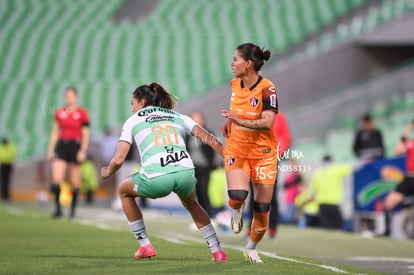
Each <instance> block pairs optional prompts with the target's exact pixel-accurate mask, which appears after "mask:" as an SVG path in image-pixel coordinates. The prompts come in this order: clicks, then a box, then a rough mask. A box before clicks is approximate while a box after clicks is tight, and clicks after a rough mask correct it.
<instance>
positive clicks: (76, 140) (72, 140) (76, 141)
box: [58, 139, 81, 143]
mask: <svg viewBox="0 0 414 275" xmlns="http://www.w3.org/2000/svg"><path fill="white" fill-rule="evenodd" d="M58 142H63V143H80V142H81V141H80V140H78V139H59V140H58Z"/></svg>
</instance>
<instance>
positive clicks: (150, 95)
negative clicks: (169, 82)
mask: <svg viewBox="0 0 414 275" xmlns="http://www.w3.org/2000/svg"><path fill="white" fill-rule="evenodd" d="M132 95H133V96H134V97H135V98H136V99H137V100H141V99H144V100H145V106H144V107H146V106H157V107H162V108H166V109H172V108H174V106H175V100H174V98H173V97H174V96H173V95H172V94H170V93H168V92H167V91H166V90H165V89H164V88H163V87H162V86H161V85H160V84H158V83H156V82H153V83H151V84H150V85H141V86H139V87H138V88H136V89H135V91H134V92H133V93H132Z"/></svg>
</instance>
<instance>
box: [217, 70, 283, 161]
mask: <svg viewBox="0 0 414 275" xmlns="http://www.w3.org/2000/svg"><path fill="white" fill-rule="evenodd" d="M231 91H232V96H231V100H230V111H231V112H233V113H235V114H236V115H237V116H238V117H239V118H241V119H249V120H256V119H260V118H262V112H263V111H273V112H276V113H277V112H278V103H277V93H276V88H275V86H274V85H273V83H272V82H270V80H268V79H266V78H263V77H261V76H260V77H259V79H258V81H257V82H256V83H255V84H254V85H253V86H252V87H250V88H246V87H243V83H242V81H241V79H233V80H232V81H231ZM276 146H277V141H276V137H275V134H274V131H273V129H269V130H258V129H251V128H246V127H243V126H240V125H237V124H235V123H232V124H231V132H230V136H229V137H228V138H227V140H226V146H225V150H224V154H225V155H230V156H233V157H242V158H249V159H260V158H266V157H270V156H272V155H273V154H274V153H275V151H276Z"/></svg>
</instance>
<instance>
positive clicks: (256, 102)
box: [250, 96, 259, 107]
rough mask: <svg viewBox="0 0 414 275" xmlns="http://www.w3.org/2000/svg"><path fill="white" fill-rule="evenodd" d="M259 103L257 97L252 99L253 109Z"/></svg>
mask: <svg viewBox="0 0 414 275" xmlns="http://www.w3.org/2000/svg"><path fill="white" fill-rule="evenodd" d="M258 103H259V100H258V99H257V98H256V97H255V96H254V97H252V98H250V105H252V106H253V107H256V106H257V104H258Z"/></svg>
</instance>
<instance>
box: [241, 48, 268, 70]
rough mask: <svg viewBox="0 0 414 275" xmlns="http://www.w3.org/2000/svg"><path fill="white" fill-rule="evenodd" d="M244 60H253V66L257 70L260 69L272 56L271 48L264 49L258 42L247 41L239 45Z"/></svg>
mask: <svg viewBox="0 0 414 275" xmlns="http://www.w3.org/2000/svg"><path fill="white" fill-rule="evenodd" d="M237 50H238V51H239V52H240V54H241V56H242V57H243V58H244V60H251V61H252V62H253V68H254V70H255V71H256V72H258V71H260V69H261V68H262V66H263V64H264V62H265V61H268V60H269V59H270V56H271V52H270V51H269V50H264V48H262V49H261V48H260V47H259V46H257V45H256V44H253V43H245V44H241V45H239V46H238V47H237Z"/></svg>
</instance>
